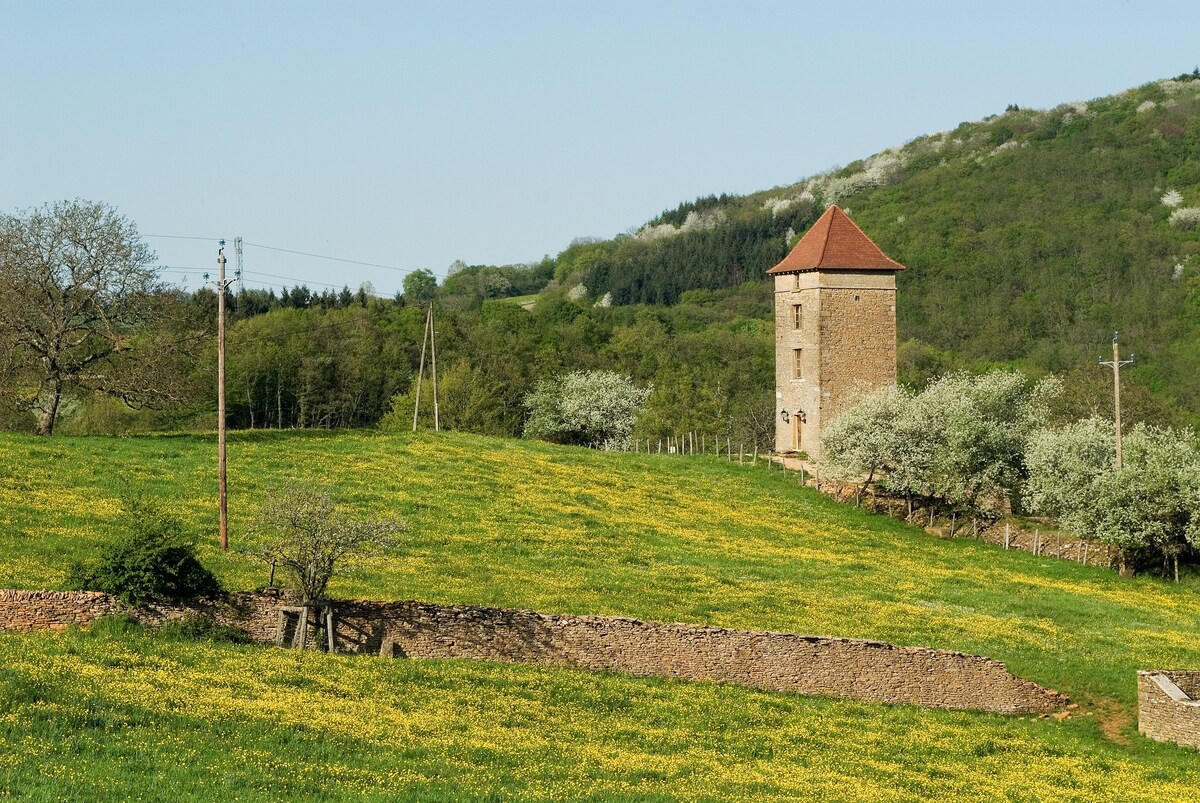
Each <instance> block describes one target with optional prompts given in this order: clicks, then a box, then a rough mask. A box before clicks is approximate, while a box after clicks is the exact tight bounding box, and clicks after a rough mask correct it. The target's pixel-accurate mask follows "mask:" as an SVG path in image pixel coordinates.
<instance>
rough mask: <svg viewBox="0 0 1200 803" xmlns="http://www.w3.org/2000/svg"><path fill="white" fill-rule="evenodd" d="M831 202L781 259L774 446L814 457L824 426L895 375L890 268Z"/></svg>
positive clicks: (893, 268) (895, 266) (774, 271)
mask: <svg viewBox="0 0 1200 803" xmlns="http://www.w3.org/2000/svg"><path fill="white" fill-rule="evenodd" d="M899 270H904V266H903V265H901V264H899V263H898V262H896V261H895V260H893V259H891V258H890V257H888V256H887V255H886V254H884V253H883V252H882V251H880V250H879V247H878V246H877V245H875V243H873V242H871V240H870V238H869V237H867V235H866V234H864V233H863V232H862V230H861V229H859V228H858V226H856V225H855V224H854V223H853V222H852V221H851V220H850V219H849V218H848V217H847V216H846V214H845V213H844V212H842V210H841V209H839V208H838V207H836V206H830V207H829V208H828V209H827V210H826V211H825V214H823V215H822V216H821V218H820V219H819V220H818V221H817V222H816V223H814V224H813V226H812V228H811V229H810V230H809V231H808V232H807V233H806V234H805V235H804V237H802V238H801V239H800V241H799V242H797V243H796V245H795V247H794V248H793V249H792V250H791V252H790V253H789V254H788V255H787V257H785V258H784V259H783V261H781V262H780V263H779V264H778V265H776V266H775V267H773V268H771V269H770V270H769V271H767V273H768V274H770V275H771V276H772V277H773V278H774V282H775V400H776V411H775V416H776V418H775V450H776V451H777V452H787V451H802V452H807V453H808V455H809V457H811V458H814V459H815V458H819V457H820V456H821V443H820V435H821V432H822V430H823V429H824V427H826V426H828V424H829V423H830V422H831V421H833V419H834V418H836V417H837V416H838V414H839V413H841V412H842V411H844V410H845V409H846V408H847V407H848V406H850V405H851V404H853V403H854V402H855V401H857V400H858V399H859V398H860V397H861V396H862V395H863V394H865V393H869V392H871V391H873V390H878V389H880V388H883V387H887V386H889V385H894V384H895V382H896V272H897V271H899Z"/></svg>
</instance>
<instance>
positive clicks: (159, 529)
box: [67, 497, 221, 605]
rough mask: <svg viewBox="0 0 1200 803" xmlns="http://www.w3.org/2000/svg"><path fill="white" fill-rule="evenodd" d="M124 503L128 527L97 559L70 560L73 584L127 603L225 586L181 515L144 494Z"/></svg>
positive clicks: (204, 593)
mask: <svg viewBox="0 0 1200 803" xmlns="http://www.w3.org/2000/svg"><path fill="white" fill-rule="evenodd" d="M124 506H125V511H126V517H127V518H128V524H129V529H128V530H127V531H126V532H124V533H122V534H121V535H119V536H118V537H117V538H115V539H114V540H113V541H112V542H111V543H109V544H106V545H105V546H104V547H102V548H101V550H100V556H99V558H98V559H96V560H93V561H84V562H79V563H74V564H72V565H71V568H70V571H69V572H68V575H67V584H68V586H69V587H70V588H72V589H77V590H81V589H86V590H88V591H103V592H104V593H106V594H112V595H113V596H115V597H117V598H118V599H120V600H121V601H122V602H124V603H125V604H127V605H141V604H142V603H146V602H179V601H185V600H189V599H193V598H195V597H203V596H211V595H213V594H216V593H217V592H219V591H220V590H221V586H220V583H218V582H217V578H216V577H215V576H213V574H212V572H210V571H209V570H208V569H206V568H204V566H202V565H201V563H200V561H199V560H198V559H197V558H196V544H195V542H194V541H193V540H191V539H189V538H187V537H186V536H185V535H184V533H183V526H182V524H181V523H180V522H179V520H178V519H176V518H175V517H173V516H171V515H170V514H168V513H166V512H165V511H163V510H162V509H161V508H160V507H158V506H157V505H156V504H154V503H152V502H150V501H149V500H147V499H145V498H141V497H138V498H132V499H127V500H125V502H124Z"/></svg>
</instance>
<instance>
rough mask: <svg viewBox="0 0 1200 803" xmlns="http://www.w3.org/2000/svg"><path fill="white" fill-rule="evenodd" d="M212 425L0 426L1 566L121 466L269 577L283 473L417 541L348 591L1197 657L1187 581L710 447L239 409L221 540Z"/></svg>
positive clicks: (231, 562)
mask: <svg viewBox="0 0 1200 803" xmlns="http://www.w3.org/2000/svg"><path fill="white" fill-rule="evenodd" d="M214 450H215V447H214V444H213V443H212V442H211V441H210V440H209V439H207V438H203V437H193V436H175V437H149V438H125V439H120V440H111V439H101V438H96V439H91V438H80V439H75V438H63V439H56V440H55V441H52V442H47V441H42V440H36V439H34V438H29V437H21V436H5V437H0V466H6V467H7V468H6V469H4V471H5V482H4V483H3V484H0V488H3V489H6V490H0V511H3V512H2V513H0V549H2V550H3V554H4V555H5V559H4V560H3V562H0V587H25V588H38V587H52V588H53V587H58V586H60V585H61V583H62V582H63V581H64V577H65V572H66V569H67V566H68V564H69V562H70V560H71V559H74V558H78V557H82V556H84V555H86V554H88V553H89V552H90V551H91V550H94V549H95V546H96V543H97V541H98V539H100V538H103V537H105V536H106V535H107V534H108V533H110V532H111V531H112V530H113V529H114V528H116V527H119V526H120V519H119V512H120V501H119V496H120V493H121V488H122V487H123V484H124V483H125V482H132V483H136V485H137V486H138V487H139V488H143V489H146V490H148V491H149V492H150V493H153V494H155V495H158V496H160V497H161V498H162V499H163V500H164V502H166V503H167V504H169V505H170V506H171V507H172V508H173V509H175V510H177V511H178V513H179V514H180V515H181V516H182V517H183V518H184V521H185V523H186V525H187V526H188V528H189V529H190V530H191V531H193V532H195V533H196V534H197V535H198V536H203V539H202V540H203V543H204V544H205V546H204V551H203V554H204V558H205V560H206V561H207V562H209V563H210V564H211V565H213V567H214V568H215V570H216V571H217V572H218V574H219V575H220V576H221V577H222V579H223V580H224V581H225V583H226V584H227V586H228V587H230V588H234V589H246V588H253V587H255V586H256V585H259V584H263V583H265V580H266V576H265V575H266V573H265V569H264V567H263V566H261V565H260V564H256V563H254V562H252V561H250V560H249V559H248V558H246V557H244V556H242V555H240V554H239V553H238V552H237V551H236V547H237V546H238V545H239V544H241V543H244V539H246V538H247V537H248V536H247V535H246V533H247V531H248V525H249V524H250V521H251V519H252V517H253V515H254V514H255V511H256V509H257V508H258V507H259V506H260V505H262V504H263V502H264V500H265V499H266V498H267V497H268V496H269V495H270V494H272V493H275V492H276V491H277V490H278V488H279V487H280V485H281V483H284V482H285V481H286V480H287V479H288V478H290V479H292V480H295V481H307V482H323V483H325V482H327V483H332V484H333V485H335V486H336V488H337V489H338V491H339V493H340V495H341V496H342V497H343V499H344V501H345V502H346V503H347V504H348V505H350V506H352V507H354V508H355V509H358V510H361V511H363V512H370V513H377V514H381V513H385V512H390V513H395V514H398V515H400V516H402V517H403V518H404V519H406V520H407V521H408V523H409V525H410V527H411V533H410V535H409V537H408V540H409V547H408V548H407V549H405V550H404V551H403V552H402V553H401V554H398V555H396V556H394V558H392V559H389V560H387V561H384V562H382V563H380V564H378V565H377V566H375V567H373V568H372V569H371V571H369V572H367V573H364V574H362V575H359V576H357V577H353V578H350V579H348V580H346V581H343V582H341V583H340V584H339V585H337V586H336V587H335V588H334V589H333V592H334V593H335V594H337V595H339V596H350V597H366V598H376V599H409V598H416V599H424V600H428V601H430V602H441V603H473V604H481V605H497V606H502V607H515V608H532V609H536V610H542V611H547V612H558V613H575V614H614V615H626V616H635V617H639V618H642V619H648V620H656V621H668V622H675V621H678V622H690V623H695V624H712V625H720V626H727V627H739V628H747V629H766V630H776V631H787V632H799V633H813V634H828V635H840V636H853V637H861V638H875V639H881V640H884V641H890V642H894V643H898V644H912V645H923V646H931V647H942V648H947V649H953V650H962V651H964V652H970V653H975V654H982V655H988V656H990V657H993V658H998V659H1000V660H1004V661H1007V662H1009V664H1010V669H1012V671H1014V672H1015V673H1017V674H1019V675H1023V676H1026V677H1028V678H1030V679H1031V680H1034V681H1036V682H1038V683H1042V684H1044V685H1047V686H1050V687H1053V688H1057V689H1059V690H1061V691H1064V692H1066V693H1068V694H1071V695H1072V696H1079V695H1083V696H1085V697H1086V696H1089V695H1090V696H1095V697H1100V696H1104V697H1111V698H1113V699H1116V700H1119V701H1121V702H1122V703H1123V704H1124V705H1129V704H1131V703H1132V702H1133V699H1134V689H1133V682H1132V677H1133V673H1134V672H1135V670H1137V669H1142V668H1148V667H1151V666H1158V665H1172V666H1192V665H1200V595H1197V594H1196V591H1195V588H1194V587H1191V586H1184V587H1175V586H1172V585H1168V584H1163V583H1161V582H1159V581H1156V580H1152V579H1143V578H1138V579H1135V580H1132V581H1130V580H1122V579H1120V578H1118V577H1116V576H1114V575H1113V574H1112V573H1111V572H1108V571H1104V570H1100V569H1093V568H1083V567H1079V566H1077V565H1075V564H1072V563H1068V562H1060V561H1056V560H1049V559H1045V558H1035V557H1033V556H1031V555H1025V554H1017V553H1008V552H1004V551H1000V550H997V549H995V548H994V547H991V546H988V545H984V544H981V543H976V542H972V541H967V540H953V541H944V540H940V539H937V538H935V537H932V536H929V535H927V534H925V533H924V532H922V531H921V530H918V529H916V528H913V527H909V526H907V525H904V524H902V523H899V522H895V521H892V520H891V519H888V518H887V517H884V516H873V515H868V514H866V513H864V512H862V511H859V510H856V509H854V508H852V507H846V506H842V505H839V504H837V503H835V502H833V501H831V500H829V499H827V498H826V497H824V496H822V495H820V494H817V493H815V492H813V491H811V490H810V489H805V488H800V487H798V484H797V482H796V480H795V478H794V477H790V476H786V477H785V476H783V475H781V474H780V473H777V472H768V471H766V470H764V469H763V468H762V464H761V463H760V464H759V468H758V469H751V468H743V467H739V466H737V465H736V464H730V463H727V462H725V461H723V460H719V459H717V458H712V457H708V458H688V459H683V458H679V457H666V456H659V455H653V456H647V455H622V454H612V453H601V452H594V451H590V450H585V449H577V448H567V447H555V446H550V445H546V444H540V443H531V442H521V441H511V440H500V439H493V438H485V437H478V436H470V435H459V434H451V433H442V434H440V435H433V434H428V435H420V436H415V437H414V436H408V435H385V434H377V433H369V432H356V433H344V434H340V435H322V434H319V433H312V434H307V433H286V432H285V433H274V432H267V433H263V432H257V433H236V434H235V435H233V436H232V437H231V441H230V457H229V460H230V488H231V499H232V502H231V507H230V510H231V531H232V536H231V541H232V543H233V545H234V550H232V551H230V552H229V553H227V554H221V553H219V552H217V551H216V550H215V549H213V548H212V541H213V539H212V537H211V533H212V532H213V531H214V529H215V503H214V499H215V487H214V471H213V467H212V456H213V453H214Z"/></svg>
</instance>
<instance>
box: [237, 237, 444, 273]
mask: <svg viewBox="0 0 1200 803" xmlns="http://www.w3.org/2000/svg"><path fill="white" fill-rule="evenodd" d="M246 245H248V246H250V247H252V248H265V249H266V250H268V251H280V252H282V253H285V254H296V255H298V256H303V257H312V258H313V259H328V260H330V261H332V262H345V263H347V264H350V265H364V266H366V267H368V268H382V269H384V270H394V271H396V272H397V273H416V272H417V271H418V270H422V268H397V267H395V266H393V265H381V264H379V263H378V262H362V261H360V260H357V259H343V258H342V257H331V256H327V255H325V254H314V253H311V252H309V251H295V250H293V249H291V248H279V247H277V246H274V245H262V244H261V243H246Z"/></svg>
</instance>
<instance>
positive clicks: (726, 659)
mask: <svg viewBox="0 0 1200 803" xmlns="http://www.w3.org/2000/svg"><path fill="white" fill-rule="evenodd" d="M0 594H6V595H8V596H7V597H5V596H0V629H12V630H16V629H20V630H32V629H40V627H55V628H61V627H65V626H67V625H69V624H80V625H82V624H87V623H88V622H89V621H94V619H95V618H97V617H98V616H100V615H103V614H104V613H112V612H116V611H118V610H121V606H120V605H119V604H117V603H116V602H115V600H112V599H111V598H107V597H105V596H104V595H95V594H55V593H53V592H0ZM21 595H25V596H24V597H23V599H24V603H23V604H18V599H19V598H21ZM5 599H8V600H9V603H8V607H7V608H5V607H3V600H5ZM283 602H285V600H284V599H283V598H282V596H281V595H280V594H279V593H278V592H269V591H268V592H260V593H257V594H231V595H229V596H227V597H225V598H223V599H221V600H218V601H214V602H209V603H198V604H196V605H193V606H189V607H165V606H153V607H150V608H145V609H140V610H138V611H134V612H133V613H134V614H135V615H136V616H137V617H138V618H139V619H141V620H142V621H144V622H147V623H149V624H161V623H162V622H164V621H168V620H171V619H182V618H187V617H189V616H194V615H196V614H199V613H205V614H209V615H212V616H213V617H214V618H215V619H216V620H217V621H218V622H219V623H221V624H228V625H233V626H235V627H238V628H240V629H242V630H244V631H246V632H247V633H248V634H249V635H250V637H251V638H252V639H254V640H255V641H260V642H273V641H274V640H275V637H276V628H277V625H278V621H279V614H278V611H279V606H280V604H281V603H283ZM335 611H336V619H335V631H336V633H335V643H336V648H337V650H338V651H339V652H352V653H366V654H376V655H385V656H391V657H408V658H474V659H482V660H489V661H509V662H520V663H537V664H548V665H552V666H563V667H577V668H583V669H592V670H605V671H611V672H621V673H626V674H631V675H642V676H658V677H668V678H680V679H688V680H706V681H715V682H721V683H735V684H739V685H743V686H751V687H754V688H759V689H766V690H769V691H783V692H794V693H797V694H821V695H832V696H839V697H849V698H853V699H857V700H865V701H869V702H883V703H904V704H910V705H920V706H925V707H929V708H948V709H961V710H978V711H993V712H998V713H1030V712H1044V711H1052V710H1055V709H1057V708H1060V707H1062V706H1063V705H1065V704H1066V703H1067V702H1068V700H1067V698H1066V697H1064V696H1063V695H1061V694H1058V693H1057V692H1053V691H1050V690H1048V689H1044V688H1042V687H1041V686H1038V685H1037V684H1035V683H1031V682H1030V681H1027V680H1023V679H1021V678H1018V677H1015V676H1014V675H1012V674H1011V673H1009V672H1008V670H1007V669H1005V667H1004V664H1002V663H1000V662H999V661H993V660H991V659H988V658H981V657H979V656H975V655H966V654H964V653H958V652H950V651H946V650H933V649H924V648H920V647H896V646H893V645H891V644H885V643H883V642H878V641H865V640H862V639H846V638H832V637H826V636H803V635H796V634H791V633H771V632H761V631H750V630H728V629H725V628H719V627H705V626H697V625H683V624H656V623H653V622H642V621H639V620H637V619H626V618H614V617H602V616H561V615H551V614H542V613H536V612H533V611H523V610H510V609H502V608H483V607H475V606H444V605H431V604H427V603H421V602H392V603H384V602H338V603H336V607H335ZM68 616H69V617H70V618H69V619H68ZM89 617H90V618H89ZM9 621H12V622H18V623H21V624H20V626H19V627H7V628H6V627H5V624H7V623H8V622H9ZM37 623H45V624H42V625H39V624H37ZM296 626H297V624H296V617H291V618H289V619H288V620H287V632H285V633H284V634H283V635H284V638H285V639H287V640H289V641H290V639H291V637H292V635H293V633H294V629H295V627H296ZM310 628H311V629H310V635H311V636H314V637H313V638H310V643H311V644H314V645H315V644H316V643H317V641H318V639H316V638H315V635H316V625H315V623H312V624H310Z"/></svg>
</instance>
